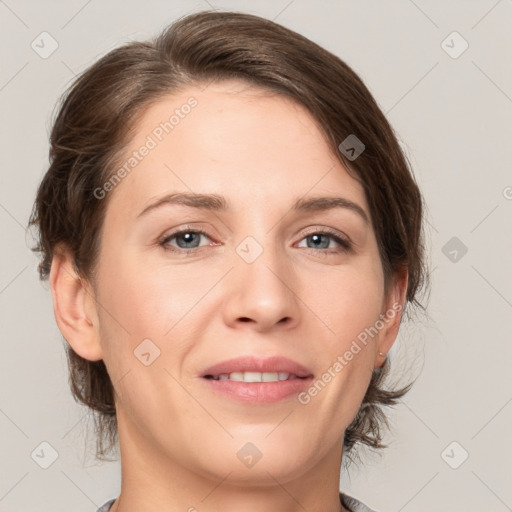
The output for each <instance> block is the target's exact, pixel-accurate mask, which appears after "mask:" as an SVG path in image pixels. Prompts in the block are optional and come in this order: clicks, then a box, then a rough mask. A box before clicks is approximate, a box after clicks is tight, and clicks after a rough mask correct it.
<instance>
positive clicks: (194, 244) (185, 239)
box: [160, 229, 210, 252]
mask: <svg viewBox="0 0 512 512" xmlns="http://www.w3.org/2000/svg"><path fill="white" fill-rule="evenodd" d="M201 236H205V237H207V238H210V237H209V236H208V235H207V234H206V233H205V232H204V231H196V230H191V229H187V230H184V231H177V232H175V233H171V234H170V235H169V236H167V237H165V238H164V239H163V240H162V241H161V242H160V245H162V246H163V247H164V248H165V249H168V250H170V251H176V252H180V251H185V252H192V251H194V249H197V248H198V246H199V243H200V241H201ZM174 239H176V243H177V246H178V247H175V246H173V245H171V243H170V242H171V240H174Z"/></svg>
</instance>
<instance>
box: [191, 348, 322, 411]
mask: <svg viewBox="0 0 512 512" xmlns="http://www.w3.org/2000/svg"><path fill="white" fill-rule="evenodd" d="M233 372H261V373H263V372H272V373H274V372H286V373H290V374H294V375H296V376H297V377H299V378H296V379H292V380H281V381H277V382H238V381H232V380H214V379H208V378H206V377H207V376H208V375H212V376H218V375H222V374H226V373H228V374H229V373H233ZM200 376H201V377H202V378H201V380H202V381H203V382H204V383H205V385H207V386H208V388H209V389H210V390H211V391H213V392H214V393H216V394H219V395H221V396H224V397H227V398H230V399H232V400H236V401H239V402H242V403H251V404H256V403H259V404H269V403H274V402H278V401H280V400H284V399H285V398H289V397H291V396H293V395H297V394H298V393H300V392H301V391H302V390H304V389H305V388H306V387H308V386H309V385H310V384H311V382H312V381H313V374H312V372H311V371H310V370H308V369H307V368H306V367H305V366H303V365H301V364H300V363H298V362H296V361H293V360H292V359H288V358H287V357H282V356H272V357H265V358H258V357H254V356H241V357H237V358H234V359H229V360H227V361H222V362H220V363H217V364H215V365H213V366H210V367H209V368H207V369H206V370H204V371H203V372H202V374H201V375H200Z"/></svg>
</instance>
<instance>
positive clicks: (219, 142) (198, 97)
mask: <svg viewBox="0 0 512 512" xmlns="http://www.w3.org/2000/svg"><path fill="white" fill-rule="evenodd" d="M133 133H134V136H133V138H132V140H131V141H130V143H129V144H128V146H127V149H126V153H125V155H124V157H123V162H121V163H120V164H119V167H120V166H121V165H123V164H125V168H126V170H127V171H128V172H126V173H123V174H124V175H125V177H124V178H123V179H122V182H121V183H119V184H118V185H117V186H116V189H115V190H114V192H115V194H113V196H114V197H112V198H111V199H112V200H113V201H114V202H116V201H118V200H119V201H123V202H129V203H130V204H131V205H133V206H134V207H136V208H139V209H140V207H143V206H144V205H145V204H146V203H147V202H150V201H151V200H152V199H154V198H155V197H158V196H160V195H162V194H164V193H169V192H174V191H189V192H190V191H194V192H205V193H217V194H220V195H229V196H232V197H234V198H236V200H238V201H239V202H240V204H244V205H245V206H249V205H250V204H251V201H254V200H261V199H262V198H263V197H264V198H266V199H267V200H268V202H269V203H272V202H277V203H279V202H283V201H286V198H287V197H288V196H293V198H296V197H300V196H303V195H305V194H307V193H308V192H309V191H311V192H312V193H326V192H331V193H332V192H334V191H339V192H340V193H343V195H344V196H345V197H349V198H352V199H356V200H359V202H360V203H362V205H364V193H363V190H362V187H361V185H360V184H359V183H358V182H357V181H356V180H355V179H354V178H352V177H351V176H350V175H349V174H348V173H347V170H346V169H345V168H344V166H343V164H342V163H341V162H340V160H339V159H338V158H337V157H336V156H335V155H334V154H333V153H332V150H331V148H330V147H329V145H328V144H327V142H326V140H325V137H324V134H323V133H322V131H321V130H320V129H319V127H318V126H317V124H316V121H315V120H314V118H313V117H312V116H311V114H310V113H309V112H308V111H307V110H306V109H305V108H304V107H303V106H302V105H300V104H298V103H296V102H294V101H292V100H291V99H289V98H286V97H284V96H282V95H277V94H273V93H270V92H269V91H266V90H262V89H258V88H255V87H253V86H250V85H248V84H246V83H244V82H239V81H225V82H221V83H212V84H210V85H208V86H207V87H206V88H204V87H203V88H201V87H199V86H193V87H192V86H191V87H187V88H184V89H181V90H180V91H178V92H176V93H173V94H170V95H168V96H165V97H162V98H161V99H159V100H158V101H156V102H155V103H153V104H152V105H151V106H150V107H149V108H148V109H147V110H146V111H145V112H144V113H143V115H142V116H141V117H140V118H139V120H138V122H137V124H136V125H135V126H134V131H133ZM144 148H146V149H144ZM148 148H149V149H148ZM134 152H136V153H138V155H137V157H135V156H134ZM142 153H144V156H142V155H141V154H142ZM129 159H131V160H132V162H131V163H132V164H134V165H133V166H131V165H126V164H127V162H128V160H129ZM116 196H119V199H116Z"/></svg>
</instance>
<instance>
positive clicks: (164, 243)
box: [158, 228, 352, 256]
mask: <svg viewBox="0 0 512 512" xmlns="http://www.w3.org/2000/svg"><path fill="white" fill-rule="evenodd" d="M185 233H193V234H196V235H205V236H206V237H208V238H210V239H211V237H210V236H209V235H208V233H206V232H205V231H202V230H200V229H182V230H179V231H175V232H174V233H171V234H169V235H166V236H165V237H163V238H162V239H161V240H159V242H158V245H160V246H161V247H162V248H163V249H164V250H165V251H169V252H173V253H180V254H183V255H184V256H193V255H194V254H197V253H198V252H199V251H200V250H201V249H205V248H206V247H204V246H203V247H193V248H189V249H181V248H175V247H173V246H171V245H169V242H170V241H171V240H172V239H174V238H176V237H179V236H180V235H183V234H185ZM311 235H328V236H329V237H330V238H331V239H332V240H334V241H335V242H336V243H337V244H339V245H340V246H341V248H339V249H321V250H318V249H315V248H313V247H306V248H305V249H309V250H310V251H313V252H315V253H317V254H318V253H324V254H339V253H343V252H348V251H350V250H351V249H352V243H351V242H350V241H349V240H346V239H344V238H341V237H340V236H339V235H337V234H336V233H335V232H334V231H332V230H330V229H328V228H324V229H323V230H318V229H317V230H314V231H310V232H309V233H305V234H304V236H303V237H302V238H301V240H300V241H302V240H304V239H305V238H307V237H309V236H311Z"/></svg>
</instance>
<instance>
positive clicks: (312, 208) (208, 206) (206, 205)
mask: <svg viewBox="0 0 512 512" xmlns="http://www.w3.org/2000/svg"><path fill="white" fill-rule="evenodd" d="M169 204H171V205H173V204H177V205H184V206H189V207H191V208H198V209H201V210H210V211H227V210H229V202H228V201H227V199H226V198H224V197H223V196H219V195H217V194H196V193H189V192H177V193H175V194H168V195H166V196H164V197H162V198H160V199H158V200H157V201H155V202H154V203H152V204H150V205H149V206H147V207H146V208H144V210H142V211H141V212H140V213H139V215H138V217H141V216H143V215H146V214H147V213H149V212H151V211H153V210H155V209H157V208H160V207H162V206H164V205H169ZM334 208H345V209H348V210H350V211H352V212H354V213H357V214H358V215H359V216H360V217H361V218H362V219H363V220H364V221H365V222H366V223H367V224H369V223H370V220H369V218H368V215H367V214H366V212H365V211H364V210H363V208H361V206H359V205H358V204H357V203H354V202H353V201H350V200H349V199H345V198H344V197H334V196H325V197H308V198H302V197H301V198H298V199H296V200H295V202H294V203H293V205H292V207H291V210H292V211H294V212H318V211H327V210H332V209H334Z"/></svg>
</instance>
